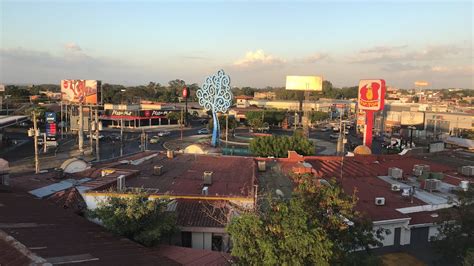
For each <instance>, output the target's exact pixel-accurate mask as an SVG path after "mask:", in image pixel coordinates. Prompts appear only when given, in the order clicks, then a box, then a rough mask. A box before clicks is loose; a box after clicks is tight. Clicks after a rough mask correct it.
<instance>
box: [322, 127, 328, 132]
mask: <svg viewBox="0 0 474 266" xmlns="http://www.w3.org/2000/svg"><path fill="white" fill-rule="evenodd" d="M329 130H330V128H328V127H323V128H321V131H322V132H326V131H329Z"/></svg>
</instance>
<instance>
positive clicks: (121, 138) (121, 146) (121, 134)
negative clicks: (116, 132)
mask: <svg viewBox="0 0 474 266" xmlns="http://www.w3.org/2000/svg"><path fill="white" fill-rule="evenodd" d="M120 156H123V118H122V119H120Z"/></svg>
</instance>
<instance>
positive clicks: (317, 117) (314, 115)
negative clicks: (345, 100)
mask: <svg viewBox="0 0 474 266" xmlns="http://www.w3.org/2000/svg"><path fill="white" fill-rule="evenodd" d="M309 117H310V120H311V123H314V122H316V121H323V120H326V119H328V118H329V113H326V112H321V111H312V112H311V113H310V114H309Z"/></svg>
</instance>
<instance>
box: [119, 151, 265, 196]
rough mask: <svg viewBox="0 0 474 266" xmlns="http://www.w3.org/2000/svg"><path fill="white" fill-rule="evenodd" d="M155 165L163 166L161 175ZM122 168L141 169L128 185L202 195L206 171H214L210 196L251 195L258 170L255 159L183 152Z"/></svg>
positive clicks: (160, 191) (171, 192)
mask: <svg viewBox="0 0 474 266" xmlns="http://www.w3.org/2000/svg"><path fill="white" fill-rule="evenodd" d="M156 165H162V166H163V173H162V174H161V175H160V176H156V175H154V173H153V172H154V170H153V169H154V166H156ZM121 168H126V169H136V170H140V175H139V176H138V177H135V178H130V179H129V180H128V179H127V181H126V186H127V187H143V188H151V189H157V190H158V191H157V194H162V193H168V194H170V195H186V196H193V195H194V196H197V195H199V196H202V188H203V173H204V171H212V172H213V174H212V184H211V185H209V186H208V187H209V192H208V195H209V196H221V197H252V191H253V185H254V182H255V172H256V167H255V161H254V159H253V158H248V157H239V156H211V155H194V154H181V155H177V156H175V157H174V158H173V159H168V158H166V156H164V155H159V156H157V157H155V158H153V159H151V160H149V161H147V162H145V163H143V164H141V165H123V166H121ZM252 198H253V197H252Z"/></svg>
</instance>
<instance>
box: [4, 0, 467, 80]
mask: <svg viewBox="0 0 474 266" xmlns="http://www.w3.org/2000/svg"><path fill="white" fill-rule="evenodd" d="M0 9H1V17H0V24H1V34H0V40H1V46H0V61H1V63H0V64H1V65H0V67H1V68H0V83H6V84H9V83H33V84H38V83H59V81H60V80H61V79H99V80H102V81H103V82H107V83H115V84H124V85H138V84H147V83H148V82H149V81H154V82H160V83H162V84H165V83H167V82H168V81H169V80H172V79H176V78H179V79H184V80H185V81H186V82H188V83H198V84H202V82H203V81H204V78H205V76H207V75H209V74H213V73H215V72H217V70H219V69H224V70H225V71H226V73H228V74H229V75H230V76H231V79H232V85H233V86H252V87H265V86H284V82H285V76H286V75H322V76H323V77H324V79H327V80H330V81H331V82H332V83H333V84H334V85H336V86H354V85H356V84H357V83H358V80H359V79H363V78H384V79H385V80H386V81H387V84H388V85H391V86H395V87H401V88H412V87H413V83H414V81H416V80H426V81H428V82H430V84H431V87H432V88H445V87H462V88H474V82H473V76H474V67H473V4H472V1H418V2H411V1H399V2H397V1H381V2H375V1H350V2H343V1H336V2H329V1H299V2H296V3H293V2H291V1H279V2H271V1H260V2H257V3H254V2H250V1H232V2H229V3H226V2H223V1H207V2H198V1H179V2H175V3H174V2H171V1H170V2H168V1H141V2H140V1H139V2H135V1H134V2H131V1H118V2H112V1H75V0H71V1H51V2H50V1H34V2H33V1H32V2H28V1H3V0H0Z"/></svg>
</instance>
